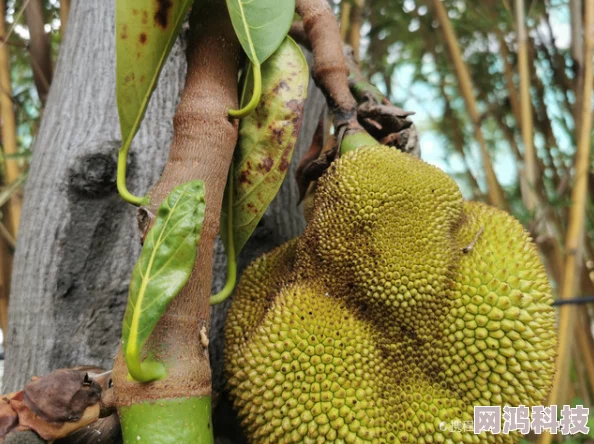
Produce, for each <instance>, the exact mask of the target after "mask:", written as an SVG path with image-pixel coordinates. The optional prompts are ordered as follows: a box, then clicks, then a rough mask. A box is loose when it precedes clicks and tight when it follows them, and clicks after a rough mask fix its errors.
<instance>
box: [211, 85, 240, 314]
mask: <svg viewBox="0 0 594 444" xmlns="http://www.w3.org/2000/svg"><path fill="white" fill-rule="evenodd" d="M246 80H247V77H246ZM244 92H245V89H244ZM233 174H234V165H233V162H231V166H230V167H229V176H228V178H229V179H228V182H227V226H226V227H225V228H226V229H227V245H226V249H227V280H226V282H225V286H224V287H223V289H222V290H221V291H219V292H218V293H217V294H215V295H213V296H211V297H210V305H217V304H220V303H221V302H224V301H225V300H226V299H227V298H228V297H229V296H231V293H233V289H234V288H235V282H236V280H237V257H235V240H234V239H233Z"/></svg>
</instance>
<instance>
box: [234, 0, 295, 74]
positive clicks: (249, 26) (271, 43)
mask: <svg viewBox="0 0 594 444" xmlns="http://www.w3.org/2000/svg"><path fill="white" fill-rule="evenodd" d="M226 1H227V8H228V9H229V15H230V16H231V22H232V23H233V28H234V29H235V33H236V34H237V37H238V39H239V42H240V43H241V46H242V47H243V50H244V51H245V53H246V54H247V56H248V58H249V59H250V61H251V62H252V63H253V64H254V65H258V64H260V65H261V64H262V63H264V61H265V60H266V59H268V57H270V56H271V55H272V54H273V53H274V51H276V49H277V48H278V47H279V46H280V44H281V43H282V42H283V40H284V38H285V37H286V35H287V33H288V32H289V28H290V27H291V23H293V16H294V14H295V0H283V1H279V0H226Z"/></svg>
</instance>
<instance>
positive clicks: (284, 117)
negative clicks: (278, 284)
mask: <svg viewBox="0 0 594 444" xmlns="http://www.w3.org/2000/svg"><path fill="white" fill-rule="evenodd" d="M308 81H309V69H308V66H307V61H306V60H305V57H304V56H303V53H302V52H301V49H300V48H299V46H297V44H296V43H295V42H294V41H293V40H292V39H291V38H290V37H287V38H286V39H285V40H284V42H283V43H282V44H281V46H280V47H279V48H278V50H277V51H276V52H275V53H274V54H273V55H272V56H271V57H270V58H269V59H268V60H267V61H266V62H265V63H264V64H263V65H262V88H263V91H262V100H261V101H260V104H259V105H258V107H257V108H256V110H255V112H254V113H252V114H251V115H250V116H248V117H246V118H244V119H243V120H242V121H241V123H240V126H239V142H238V145H237V148H236V150H235V155H234V158H233V168H232V174H231V177H230V178H229V180H228V182H227V187H229V186H231V187H232V188H231V190H229V188H228V189H227V191H226V192H225V201H224V203H223V210H222V212H221V238H222V240H223V243H224V244H225V248H226V249H227V252H229V251H230V250H229V248H228V247H229V244H228V242H229V240H230V238H233V245H234V250H235V251H234V254H235V255H238V254H239V252H240V251H241V249H242V248H243V246H244V245H245V243H246V242H247V240H248V239H249V237H250V236H251V234H252V232H253V231H254V229H255V228H256V226H257V225H258V222H259V221H260V219H261V218H262V215H263V214H264V211H266V208H268V205H269V204H270V202H272V200H273V199H274V197H275V196H276V193H277V192H278V190H279V188H280V186H281V184H282V182H283V180H284V178H285V175H286V173H287V170H288V168H289V163H290V162H291V157H292V155H293V149H294V148H295V143H296V142H297V134H298V133H299V128H300V127H301V121H302V118H303V106H304V103H305V98H306V96H307V84H308ZM252 83H253V82H252V81H251V79H246V80H245V84H246V85H248V86H247V88H245V90H244V94H243V95H244V97H247V99H248V100H249V98H250V97H251V90H250V88H251V85H252ZM229 191H231V192H232V194H233V196H232V199H231V202H229V194H230V193H229ZM229 224H231V226H229ZM229 228H231V235H230V233H229Z"/></svg>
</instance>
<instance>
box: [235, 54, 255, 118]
mask: <svg viewBox="0 0 594 444" xmlns="http://www.w3.org/2000/svg"><path fill="white" fill-rule="evenodd" d="M250 71H252V72H253V74H254V93H253V94H252V98H251V100H250V101H249V103H248V104H247V105H246V106H244V107H243V108H241V109H238V110H235V109H230V110H229V116H231V117H233V118H234V119H243V118H244V117H247V116H249V115H250V114H251V113H252V112H254V110H255V109H256V107H257V106H258V104H259V103H260V99H261V98H262V69H261V67H260V64H259V63H250ZM248 77H249V75H248V76H246V79H247V78H248Z"/></svg>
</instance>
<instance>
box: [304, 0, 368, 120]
mask: <svg viewBox="0 0 594 444" xmlns="http://www.w3.org/2000/svg"><path fill="white" fill-rule="evenodd" d="M295 8H296V11H297V13H298V14H299V15H300V16H301V18H302V19H303V26H304V29H305V33H306V34H307V37H308V39H309V41H310V42H311V48H312V51H313V53H314V68H313V76H314V79H315V81H316V84H317V85H318V87H319V88H320V89H321V90H322V91H323V92H324V94H325V95H326V100H327V101H328V105H329V107H330V110H331V111H332V112H333V113H334V114H335V124H336V125H337V126H339V125H341V124H345V123H347V122H348V123H349V126H351V125H354V126H358V125H357V124H356V112H355V109H356V106H357V103H356V102H355V99H354V98H353V96H352V95H351V91H350V89H349V82H348V73H349V69H348V66H347V64H346V60H345V58H344V55H343V52H342V41H341V39H340V30H339V28H338V22H337V21H336V17H334V14H333V12H332V9H331V8H330V5H329V4H328V3H327V2H326V0H297V1H296V4H295Z"/></svg>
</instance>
